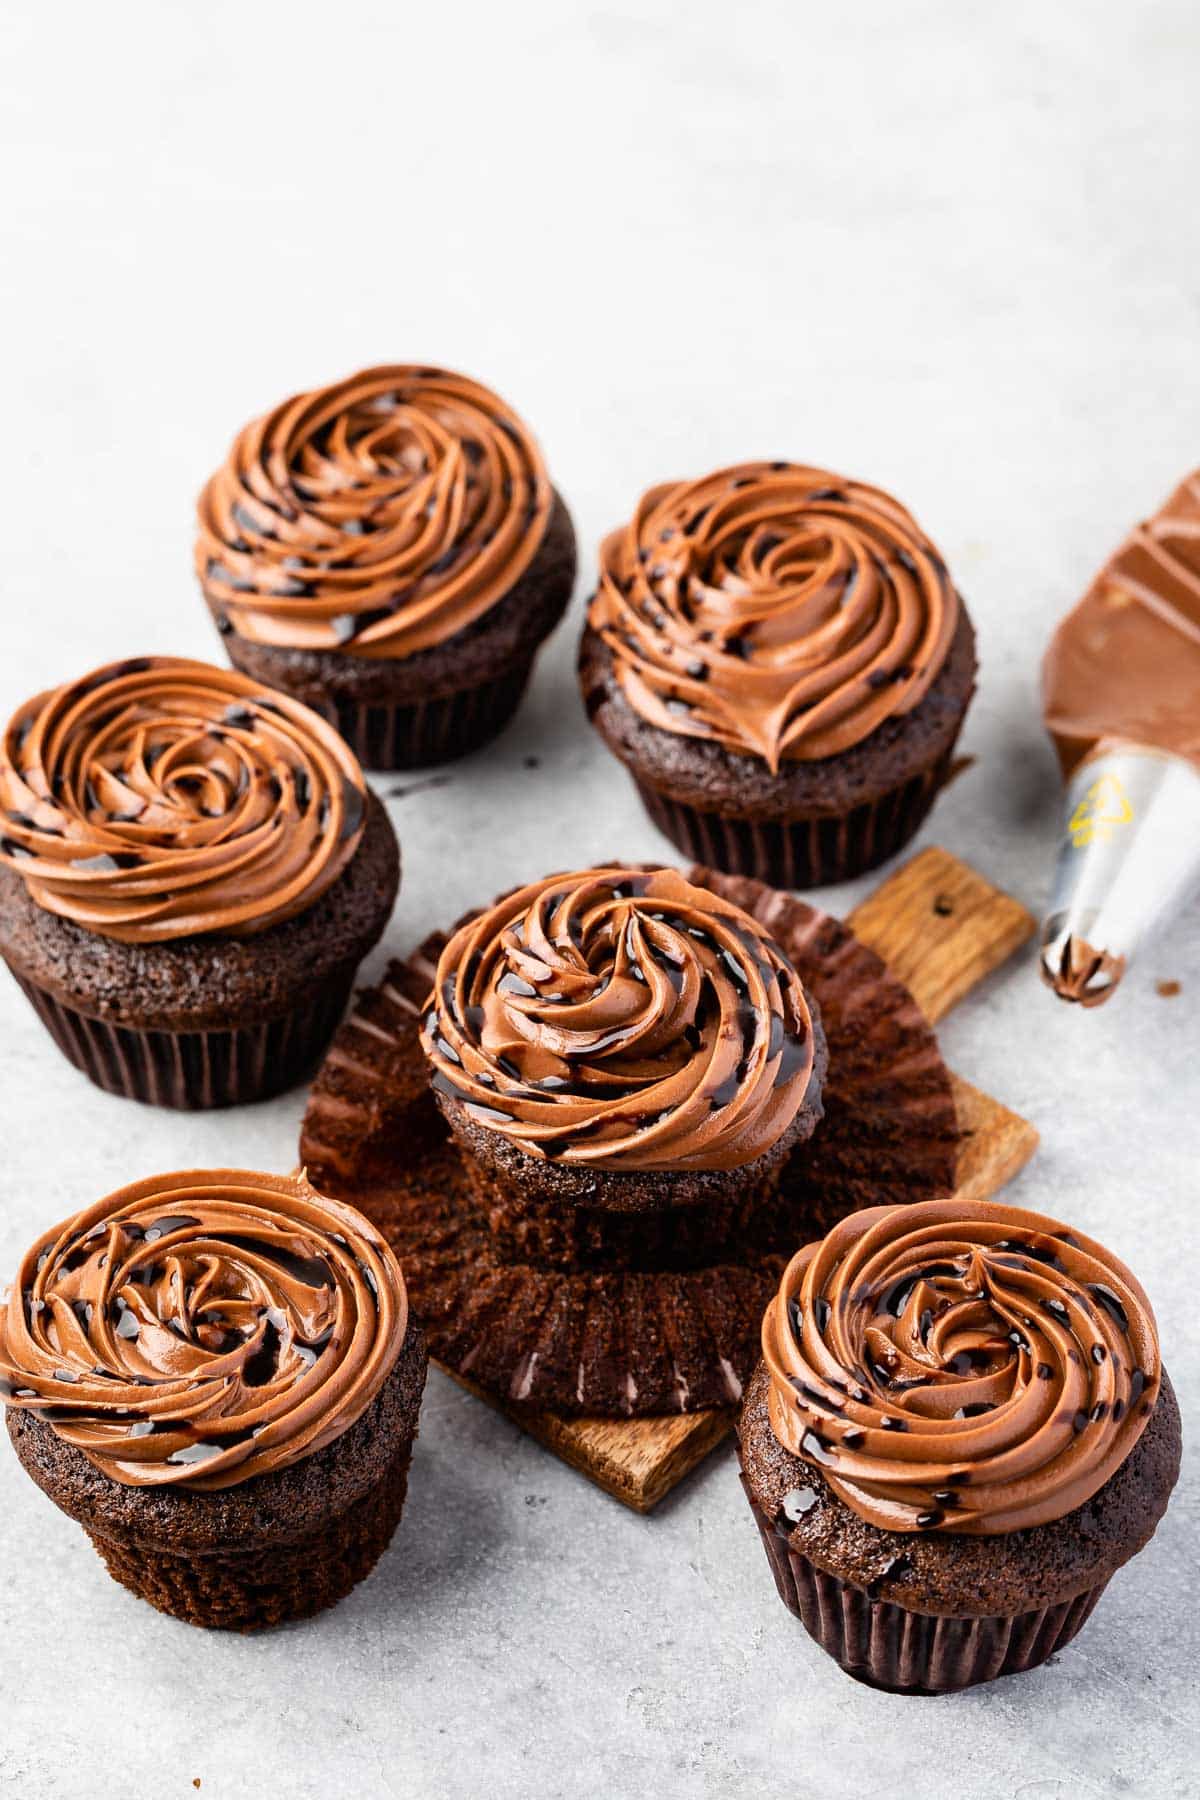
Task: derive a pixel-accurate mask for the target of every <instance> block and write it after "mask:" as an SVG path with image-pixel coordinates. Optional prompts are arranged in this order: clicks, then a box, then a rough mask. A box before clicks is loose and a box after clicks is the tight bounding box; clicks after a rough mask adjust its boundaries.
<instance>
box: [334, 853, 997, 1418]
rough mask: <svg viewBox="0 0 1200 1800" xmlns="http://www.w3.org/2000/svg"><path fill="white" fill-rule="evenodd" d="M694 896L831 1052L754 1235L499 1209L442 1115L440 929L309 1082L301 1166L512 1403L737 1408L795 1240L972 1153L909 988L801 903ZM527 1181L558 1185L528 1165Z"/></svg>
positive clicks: (617, 1214)
mask: <svg viewBox="0 0 1200 1800" xmlns="http://www.w3.org/2000/svg"><path fill="white" fill-rule="evenodd" d="M630 873H638V874H641V875H645V874H646V873H647V871H646V870H640V871H630ZM687 881H688V883H689V884H690V885H691V886H692V887H694V888H702V889H705V890H707V891H708V892H709V893H710V894H712V895H714V896H715V897H716V898H717V899H718V900H724V901H727V902H729V903H731V904H732V905H733V906H734V907H735V908H737V909H739V911H740V912H741V913H745V914H749V915H751V917H752V919H753V920H754V921H755V923H756V925H757V927H758V928H759V930H760V931H761V932H762V933H764V934H765V935H766V936H767V937H769V938H770V939H771V941H772V943H773V944H775V945H776V946H778V947H779V948H780V949H782V950H783V952H784V954H785V955H786V957H787V958H788V960H789V962H790V963H791V965H792V967H793V968H794V969H795V970H796V971H797V973H798V974H799V975H800V979H801V982H802V984H803V988H804V994H805V1003H806V1005H807V1006H808V1007H809V1010H810V1016H811V1018H812V1019H813V1021H814V1025H813V1032H814V1056H813V1069H814V1074H815V1075H819V1074H820V1073H821V1072H822V1070H823V1067H824V1058H823V1055H822V1051H821V1047H820V1042H819V1040H818V1039H817V1027H816V1023H815V1021H816V1009H817V1007H818V1006H819V1009H820V1021H821V1023H820V1032H821V1036H822V1037H824V1038H826V1039H827V1040H828V1062H829V1069H828V1079H827V1080H826V1081H825V1082H824V1084H823V1087H822V1090H821V1096H820V1101H821V1106H822V1108H823V1116H822V1118H821V1122H820V1125H819V1127H818V1128H817V1129H816V1130H815V1132H814V1134H813V1136H812V1137H811V1138H808V1139H806V1140H804V1141H798V1142H797V1146H796V1149H795V1150H794V1152H793V1153H792V1154H791V1155H790V1156H789V1157H788V1158H787V1160H786V1162H785V1165H784V1168H783V1170H782V1172H781V1174H780V1175H779V1177H778V1185H777V1186H776V1187H775V1189H774V1191H773V1192H771V1193H770V1194H769V1195H768V1196H767V1197H766V1199H765V1201H764V1202H763V1203H762V1204H760V1205H757V1206H754V1207H752V1208H749V1209H747V1210H746V1211H745V1213H744V1216H742V1217H741V1218H739V1216H738V1210H737V1208H736V1207H732V1208H731V1209H730V1212H729V1214H728V1215H727V1216H726V1218H725V1220H724V1221H721V1220H720V1218H719V1216H718V1217H717V1218H713V1217H712V1216H711V1214H709V1213H708V1209H707V1208H706V1207H705V1205H704V1204H703V1203H697V1202H693V1203H691V1204H682V1205H673V1206H666V1207H663V1206H660V1207H657V1208H654V1209H651V1208H643V1209H642V1210H641V1211H623V1212H621V1211H613V1210H612V1209H611V1207H609V1208H599V1207H595V1206H592V1207H584V1206H575V1205H571V1204H569V1203H567V1202H566V1201H565V1200H560V1201H559V1202H557V1204H555V1203H552V1202H537V1203H535V1207H534V1209H533V1216H532V1217H530V1216H529V1215H528V1214H527V1213H526V1214H523V1213H522V1211H521V1208H520V1202H519V1199H518V1200H516V1201H514V1199H513V1197H512V1190H511V1188H509V1189H508V1190H507V1192H503V1191H502V1192H501V1193H500V1195H499V1198H498V1203H497V1204H496V1205H494V1206H493V1205H490V1204H489V1203H488V1198H487V1195H488V1192H489V1191H490V1177H485V1175H484V1173H483V1171H482V1168H481V1165H480V1163H479V1162H478V1161H477V1160H476V1158H475V1157H474V1155H473V1154H472V1153H471V1151H470V1149H469V1148H467V1147H466V1145H467V1144H468V1143H469V1142H470V1141H471V1140H469V1139H467V1138H465V1137H464V1139H463V1141H462V1142H461V1143H460V1140H459V1139H458V1138H456V1137H453V1136H451V1134H450V1130H449V1127H448V1125H447V1123H446V1116H445V1115H444V1114H443V1111H442V1110H441V1106H442V1105H445V1103H446V1101H447V1100H448V1099H450V1098H452V1096H448V1095H446V1094H444V1093H443V1094H442V1095H441V1096H440V1101H441V1105H439V1097H437V1096H435V1094H434V1091H433V1089H432V1087H431V1085H430V1072H431V1064H430V1061H429V1057H428V1055H427V1053H426V1050H425V1049H424V1048H423V1045H422V1037H423V1036H424V1037H425V1038H426V1040H428V1039H429V1035H430V1032H431V1030H433V1029H436V1013H435V1016H434V1019H433V1020H430V1017H429V1015H430V1010H431V1008H430V994H431V992H432V991H434V990H435V988H436V982H437V972H438V965H439V963H440V961H441V957H442V953H443V951H444V950H445V948H446V944H447V942H448V938H447V934H446V933H444V932H434V933H432V934H431V936H430V937H429V938H427V939H426V941H425V942H424V943H423V944H422V945H420V946H419V948H417V949H416V950H414V951H413V952H412V953H411V955H409V956H408V957H406V958H404V959H403V960H397V961H394V962H392V963H391V964H390V965H389V966H388V968H387V970H386V972H385V973H384V976H383V978H382V979H381V980H380V981H379V982H378V983H376V984H375V985H373V986H372V987H370V988H367V989H360V990H359V992H358V993H357V994H356V995H355V998H354V1002H353V1004H352V1006H351V1008H350V1011H349V1012H348V1014H347V1016H346V1018H345V1020H344V1021H343V1022H342V1024H341V1026H340V1027H339V1028H338V1031H337V1034H336V1036H335V1037H334V1040H333V1043H332V1044H331V1045H330V1047H329V1051H328V1053H327V1055H326V1057H325V1060H324V1062H323V1063H322V1065H321V1069H320V1072H319V1073H318V1076H317V1079H316V1081H315V1083H314V1085H313V1089H312V1093H311V1095H310V1098H309V1105H308V1111H307V1113H306V1114H305V1119H304V1127H303V1131H302V1133H301V1139H300V1159H301V1161H302V1162H304V1163H305V1164H306V1165H307V1167H308V1168H309V1169H310V1170H313V1171H316V1172H317V1173H316V1175H315V1179H317V1181H318V1184H319V1186H321V1187H322V1188H323V1189H325V1191H327V1192H329V1193H333V1194H336V1195H338V1196H339V1198H341V1199H344V1200H346V1201H348V1202H349V1203H350V1204H351V1205H353V1206H357V1207H359V1208H360V1209H361V1210H362V1211H363V1212H364V1213H365V1214H366V1215H367V1216H368V1217H369V1218H370V1219H371V1220H372V1221H373V1222H374V1223H375V1224H376V1225H377V1226H378V1227H379V1229H380V1230H381V1231H382V1232H383V1233H384V1234H385V1236H386V1237H387V1239H388V1242H389V1243H390V1244H391V1246H392V1248H393V1250H395V1252H396V1254H397V1256H398V1257H399V1259H400V1262H401V1265H402V1267H403V1269H404V1274H405V1280H406V1281H407V1283H408V1290H409V1293H410V1295H411V1297H412V1304H413V1307H414V1310H415V1311H416V1313H417V1316H418V1317H419V1318H420V1320H421V1322H422V1325H423V1326H424V1328H425V1331H426V1333H427V1335H428V1339H429V1347H430V1355H431V1356H433V1357H435V1358H436V1359H437V1360H438V1361H439V1362H441V1363H442V1364H443V1365H444V1366H445V1367H446V1368H448V1369H449V1370H451V1371H452V1372H453V1373H454V1374H456V1375H457V1376H459V1377H460V1378H462V1379H463V1380H465V1381H467V1382H468V1383H469V1384H470V1385H471V1386H473V1387H477V1388H479V1389H481V1390H483V1391H485V1392H487V1393H488V1394H490V1395H491V1396H492V1397H493V1398H494V1399H495V1400H496V1401H497V1402H498V1403H499V1404H500V1405H502V1406H505V1407H509V1406H513V1405H520V1406H522V1407H525V1406H528V1407H530V1408H538V1409H545V1410H548V1411H551V1412H553V1413H555V1414H576V1415H578V1414H584V1415H587V1414H591V1415H605V1414H606V1415H613V1414H616V1415H620V1416H623V1417H631V1416H636V1417H651V1416H654V1415H658V1414H666V1413H679V1412H694V1411H697V1410H699V1409H703V1408H709V1407H727V1406H729V1405H730V1404H731V1403H734V1402H737V1401H740V1400H741V1398H742V1395H743V1390H744V1385H745V1384H746V1383H748V1382H749V1380H750V1378H751V1376H752V1375H753V1373H754V1370H755V1367H756V1366H757V1363H758V1361H759V1353H760V1335H761V1325H762V1315H763V1309H764V1307H765V1306H766V1305H767V1303H768V1301H769V1300H770V1298H771V1295H772V1294H773V1293H774V1292H775V1290H776V1288H777V1287H778V1285H779V1278H780V1276H781V1275H782V1273H783V1270H784V1267H785V1265H786V1263H787V1261H788V1258H789V1257H790V1256H791V1254H792V1251H793V1250H794V1248H795V1246H796V1244H797V1243H802V1242H804V1241H805V1240H806V1239H807V1238H811V1237H814V1236H819V1235H820V1233H821V1232H822V1231H825V1230H827V1229H828V1227H829V1226H830V1225H832V1224H833V1223H835V1222H836V1220H838V1219H840V1218H844V1217H845V1216H846V1214H847V1213H848V1212H852V1211H854V1210H855V1209H856V1208H857V1207H859V1206H863V1205H880V1204H882V1203H883V1202H885V1201H894V1202H897V1203H908V1202H912V1201H913V1200H916V1199H933V1198H938V1197H941V1196H943V1195H946V1194H949V1193H951V1192H953V1190H954V1186H955V1182H956V1179H957V1177H958V1172H959V1168H960V1161H959V1155H960V1150H961V1148H962V1138H961V1135H960V1132H959V1126H958V1120H957V1116H956V1108H955V1100H954V1092H953V1087H952V1083H951V1076H950V1073H949V1071H948V1070H947V1068H946V1065H945V1063H944V1062H943V1061H942V1059H941V1056H940V1055H939V1053H938V1047H937V1040H936V1038H935V1037H934V1034H933V1032H932V1030H931V1029H930V1026H929V1024H928V1022H927V1021H926V1019H925V1018H924V1016H923V1014H922V1013H921V1010H920V1008H919V1007H918V1006H917V1004H916V1002H915V1001H914V999H913V998H912V996H911V994H909V993H908V991H907V989H905V988H904V987H903V986H902V985H901V984H900V982H898V981H897V980H896V979H895V977H894V976H892V975H891V974H889V973H888V971H887V970H886V969H885V967H884V965H883V964H882V962H881V961H880V960H879V958H878V956H876V955H875V954H874V952H873V951H871V950H869V949H868V948H867V947H866V945H865V944H862V943H860V942H858V940H857V939H856V938H855V937H854V935H853V933H852V932H850V931H849V930H847V928H846V927H845V926H844V925H842V924H841V923H839V921H838V920H836V919H832V918H830V917H829V915H828V914H826V913H822V912H820V911H818V910H817V909H816V908H814V907H812V906H810V905H808V904H807V902H805V901H803V900H798V899H795V898H793V897H792V896H791V895H787V894H781V893H778V892H776V891H775V890H774V889H772V888H767V887H764V886H763V885H762V883H761V882H756V881H751V880H749V879H747V878H746V877H744V876H735V875H718V874H714V873H713V871H712V870H708V869H700V868H693V869H691V870H690V871H689V872H688V875H687ZM697 941H699V940H697ZM643 972H644V971H643ZM718 978H719V977H718ZM634 979H635V980H636V979H637V978H636V976H635V977H634ZM668 979H670V977H668ZM455 985H456V987H457V981H456V983H455ZM444 999H445V1001H446V1002H447V1003H449V1002H451V1001H452V999H453V996H449V995H447V996H444ZM475 1017H476V1015H472V1018H475ZM467 1023H468V1025H469V1024H470V1020H468V1021H467ZM446 1041H447V1042H449V1040H448V1039H447V1040H446ZM768 1042H769V1040H768ZM441 1057H442V1058H443V1059H444V1058H445V1052H444V1051H442V1052H441ZM603 1061H604V1062H605V1063H608V1066H609V1071H610V1073H611V1072H613V1067H614V1066H613V1065H612V1064H611V1062H609V1059H608V1058H607V1057H605V1058H604V1059H603ZM449 1066H450V1072H451V1078H452V1077H453V1074H454V1073H455V1072H456V1070H455V1065H454V1064H453V1060H452V1059H450V1064H449ZM500 1072H501V1073H505V1071H500ZM483 1073H485V1074H489V1073H491V1071H490V1070H488V1069H487V1068H486V1067H484V1069H483ZM487 1085H488V1084H487V1082H486V1081H485V1082H484V1083H482V1086H483V1087H484V1089H485V1091H486V1090H487ZM810 1103H812V1102H810ZM489 1104H490V1101H489ZM459 1123H460V1126H461V1125H462V1121H461V1120H460V1121H459ZM550 1160H551V1159H545V1161H546V1163H547V1164H549V1162H550ZM515 1166H516V1167H517V1168H519V1169H522V1170H524V1171H526V1172H528V1171H537V1172H539V1173H541V1172H542V1164H541V1163H539V1162H538V1160H537V1158H536V1157H534V1156H532V1155H525V1156H524V1159H523V1161H518V1162H516V1164H515ZM561 1166H563V1167H566V1166H568V1165H561ZM545 1172H546V1173H547V1174H550V1173H551V1170H550V1168H549V1167H547V1168H546V1171H545ZM620 1173H622V1171H612V1172H611V1179H612V1180H614V1181H615V1179H616V1176H617V1175H618V1174H620ZM623 1173H625V1174H629V1173H630V1171H628V1170H626V1171H623ZM692 1173H695V1171H692ZM588 1179H594V1180H595V1181H596V1183H597V1191H599V1184H600V1181H601V1179H603V1181H604V1185H605V1188H606V1190H607V1191H608V1193H609V1197H611V1190H608V1183H609V1179H610V1172H608V1171H598V1172H596V1173H595V1174H594V1176H592V1177H589V1178H588ZM645 1179H646V1180H647V1181H648V1182H649V1181H650V1180H652V1179H653V1180H658V1181H661V1182H662V1183H663V1184H664V1187H666V1186H667V1184H670V1183H673V1182H674V1181H675V1180H676V1179H680V1180H681V1179H683V1177H682V1175H676V1174H672V1172H671V1171H667V1170H660V1171H650V1172H648V1174H647V1175H646V1177H645ZM730 1179H731V1180H736V1179H737V1173H736V1172H734V1173H733V1174H732V1175H731V1176H730ZM497 1185H499V1184H497ZM706 1214H707V1216H706Z"/></svg>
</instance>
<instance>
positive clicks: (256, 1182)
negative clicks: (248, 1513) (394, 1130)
mask: <svg viewBox="0 0 1200 1800" xmlns="http://www.w3.org/2000/svg"><path fill="white" fill-rule="evenodd" d="M407 1328H408V1301H407V1297H406V1294H405V1289H404V1281H403V1278H402V1276H401V1274H400V1269H399V1265H398V1264H397V1262H396V1260H395V1257H394V1256H393V1255H392V1252H391V1251H390V1250H389V1249H388V1247H387V1245H386V1244H385V1243H384V1242H383V1240H382V1239H381V1238H380V1237H379V1236H378V1235H377V1234H376V1233H375V1231H374V1230H373V1229H372V1227H371V1226H370V1225H368V1223H367V1221H366V1220H365V1219H364V1218H362V1217H361V1215H360V1214H358V1213H356V1212H355V1211H354V1210H353V1209H352V1208H351V1207H348V1206H343V1205H342V1204H341V1203H340V1202H337V1201H333V1200H327V1199H325V1198H324V1196H323V1195H321V1194H318V1193H317V1192H316V1191H315V1190H314V1189H313V1188H311V1187H310V1186H309V1185H308V1182H307V1181H306V1180H305V1179H304V1178H303V1176H275V1175H260V1174H256V1173H252V1172H249V1171H245V1170H238V1169H217V1170H212V1171H201V1170H194V1171H191V1172H185V1173H181V1174H178V1175H160V1176H153V1177H151V1178H150V1179H149V1180H147V1181H141V1182H136V1183H134V1184H133V1185H131V1186H129V1187H125V1188H120V1189H118V1191H117V1192H116V1193H115V1194H110V1195H109V1196H108V1197H107V1199H104V1200H101V1201H99V1202H98V1203H97V1204H96V1205H95V1206H92V1207H90V1208H88V1210H87V1211H86V1212H82V1213H80V1214H78V1215H77V1216H76V1217H75V1218H73V1219H70V1220H68V1221H67V1222H66V1223H65V1224H64V1225H61V1226H58V1227H57V1228H56V1229H55V1230H53V1231H50V1232H48V1233H46V1235H45V1236H44V1237H42V1238H41V1239H39V1241H38V1242H37V1243H36V1244H34V1245H33V1247H32V1248H31V1249H30V1250H29V1252H28V1253H27V1255H26V1256H25V1258H24V1261H23V1262H22V1264H21V1267H20V1270H19V1271H18V1275H17V1279H16V1282H15V1283H14V1285H13V1287H12V1289H11V1290H10V1292H9V1294H8V1297H7V1301H6V1302H5V1303H4V1305H3V1306H2V1307H0V1398H2V1399H3V1400H4V1402H5V1403H6V1404H7V1405H9V1406H15V1407H19V1408H24V1409H27V1410H29V1411H31V1412H36V1413H38V1414H39V1415H40V1416H41V1417H42V1418H43V1419H45V1421H46V1423H47V1424H48V1425H50V1426H51V1427H52V1428H53V1429H54V1431H56V1432H57V1434H58V1435H59V1437H61V1438H63V1439H65V1440H66V1442H67V1443H69V1444H73V1445H75V1446H76V1447H77V1448H78V1449H80V1450H82V1451H83V1452H84V1454H85V1455H86V1456H87V1457H88V1459H89V1461H91V1462H93V1463H94V1464H95V1465H96V1467H97V1468H98V1469H100V1470H101V1471H102V1472H103V1473H104V1474H105V1475H108V1476H109V1477H110V1478H111V1479H112V1480H114V1481H117V1482H120V1483H121V1484H122V1485H124V1486H128V1487H162V1486H167V1485H174V1486H180V1487H186V1488H194V1489H202V1490H208V1489H215V1488H224V1487H231V1486H233V1485H235V1484H236V1483H238V1482H242V1481H247V1480H249V1479H250V1478H251V1477H252V1476H255V1475H263V1474H266V1473H268V1472H269V1471H270V1470H272V1469H282V1468H286V1467H288V1465H289V1464H291V1463H294V1462H297V1461H299V1460H300V1459H301V1458H302V1457H305V1456H311V1455H312V1454H313V1453H314V1452H315V1451H317V1450H320V1449H321V1448H322V1447H323V1446H324V1445H325V1444H329V1443H332V1442H333V1440H334V1439H335V1438H337V1437H340V1436H341V1434H342V1433H343V1432H344V1431H346V1430H347V1429H348V1428H349V1427H350V1426H351V1425H352V1424H353V1423H354V1422H355V1420H356V1419H358V1418H360V1417H361V1415H362V1414H363V1413H364V1412H365V1411H366V1409H367V1407H368V1406H369V1405H370V1404H371V1402H372V1400H374V1398H375V1396H376V1395H377V1394H378V1392H379V1390H380V1388H381V1387H382V1386H383V1383H384V1381H385V1380H386V1379H387V1376H388V1374H389V1373H390V1371H391V1369H392V1367H393V1366H394V1364H395V1362H396V1358H397V1357H398V1355H399V1353H400V1349H401V1346H402V1344H403V1342H404V1337H405V1332H406V1331H407Z"/></svg>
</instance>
